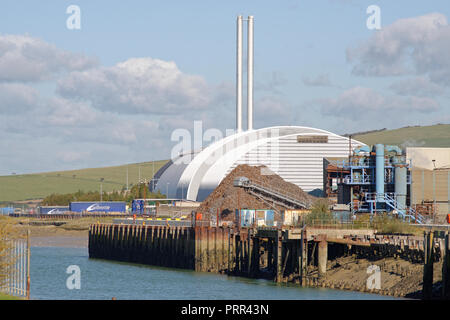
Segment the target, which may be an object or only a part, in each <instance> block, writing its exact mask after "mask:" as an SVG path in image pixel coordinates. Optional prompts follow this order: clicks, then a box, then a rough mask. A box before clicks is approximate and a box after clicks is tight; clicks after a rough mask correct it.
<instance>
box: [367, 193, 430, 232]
mask: <svg viewBox="0 0 450 320" xmlns="http://www.w3.org/2000/svg"><path fill="white" fill-rule="evenodd" d="M366 201H367V202H369V203H370V204H371V206H372V210H371V211H373V208H374V207H375V206H376V203H377V194H376V193H375V192H372V193H367V194H366ZM379 201H380V202H384V203H386V205H387V206H388V207H390V208H391V209H392V210H395V211H396V212H397V213H398V216H399V217H400V218H402V219H403V220H408V221H409V222H411V221H414V222H415V223H418V224H425V223H426V218H425V217H424V216H423V215H421V214H420V213H418V212H416V210H414V209H413V208H409V209H405V208H400V207H399V205H398V203H397V200H395V194H392V193H383V194H380V195H379Z"/></svg>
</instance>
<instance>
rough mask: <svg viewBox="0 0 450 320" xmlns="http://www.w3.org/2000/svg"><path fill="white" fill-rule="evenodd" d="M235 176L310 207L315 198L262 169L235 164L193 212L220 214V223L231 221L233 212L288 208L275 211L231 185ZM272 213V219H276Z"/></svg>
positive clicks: (279, 207)
mask: <svg viewBox="0 0 450 320" xmlns="http://www.w3.org/2000/svg"><path fill="white" fill-rule="evenodd" d="M237 177H247V178H248V179H250V180H251V181H254V182H257V183H261V184H263V185H266V186H270V187H272V188H275V189H277V190H283V191H284V192H286V193H289V194H290V195H291V196H294V197H295V198H296V199H298V200H300V201H302V202H304V203H307V204H309V205H311V204H312V203H313V202H314V201H315V200H317V199H318V198H316V197H314V196H312V195H310V194H308V193H306V192H304V191H303V190H302V189H301V188H300V187H298V186H297V185H295V184H293V183H290V182H287V181H285V180H283V178H281V177H280V176H278V175H277V174H275V173H273V172H271V171H270V170H269V169H268V168H267V167H265V166H256V167H252V166H249V165H239V166H237V167H236V168H235V169H234V170H233V171H231V172H230V173H229V174H228V175H227V176H226V177H225V178H224V179H223V180H222V182H221V183H220V184H219V185H218V186H217V188H216V189H215V190H214V191H213V192H212V193H211V194H210V195H209V196H208V197H207V198H206V199H205V200H204V201H203V202H202V204H201V205H200V207H199V208H198V209H197V211H198V212H202V213H203V214H206V215H210V216H215V215H216V214H217V213H219V215H220V219H221V220H233V219H234V211H235V209H239V208H240V209H275V210H278V211H279V210H285V209H290V208H287V207H284V206H281V205H275V208H274V207H272V206H271V205H269V204H268V203H267V202H264V201H262V200H261V199H259V198H257V197H255V196H253V195H252V194H250V193H248V192H247V191H245V190H244V189H243V188H240V187H235V186H234V185H233V182H234V179H235V178H237ZM277 215H278V214H277V212H276V211H275V219H278V218H279V217H277Z"/></svg>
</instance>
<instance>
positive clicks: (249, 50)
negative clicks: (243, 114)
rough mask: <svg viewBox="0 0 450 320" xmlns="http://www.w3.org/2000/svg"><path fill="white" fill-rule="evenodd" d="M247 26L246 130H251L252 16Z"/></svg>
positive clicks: (249, 17)
mask: <svg viewBox="0 0 450 320" xmlns="http://www.w3.org/2000/svg"><path fill="white" fill-rule="evenodd" d="M247 27H248V29H247V130H253V16H248V21H247Z"/></svg>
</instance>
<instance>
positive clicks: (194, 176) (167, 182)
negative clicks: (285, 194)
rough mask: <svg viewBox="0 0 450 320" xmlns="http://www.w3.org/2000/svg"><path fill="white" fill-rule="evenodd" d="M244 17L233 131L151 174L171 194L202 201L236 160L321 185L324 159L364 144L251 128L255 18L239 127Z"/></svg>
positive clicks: (317, 132)
mask: <svg viewBox="0 0 450 320" xmlns="http://www.w3.org/2000/svg"><path fill="white" fill-rule="evenodd" d="M242 21H243V19H242V16H239V17H238V19H237V55H236V56H237V63H236V66H237V69H236V133H235V134H233V135H229V136H227V137H225V138H224V139H222V140H219V141H216V142H214V143H213V144H211V145H209V146H208V147H206V148H205V149H203V150H201V151H195V152H188V153H184V154H182V155H180V156H179V157H177V158H175V159H172V160H171V161H169V162H168V163H167V164H166V165H165V166H163V167H162V168H161V169H160V170H159V171H158V172H157V173H156V174H155V176H154V178H153V180H152V181H151V182H150V184H149V186H150V189H151V190H152V191H157V190H159V191H160V192H161V193H163V194H167V196H168V197H169V198H179V199H180V198H181V199H188V200H192V201H203V200H204V199H205V198H206V197H207V196H208V195H209V194H210V193H211V192H212V191H213V190H214V189H215V188H216V187H217V186H218V185H219V183H220V182H221V181H222V179H223V178H225V177H226V175H227V174H228V173H230V172H231V170H233V169H234V168H235V167H236V166H238V165H240V164H248V165H251V166H259V165H264V166H266V167H267V168H268V169H269V170H267V172H262V174H272V173H275V174H277V175H279V176H281V177H282V178H283V179H285V180H286V181H288V182H292V183H294V184H296V185H297V186H299V187H300V188H302V189H303V190H304V191H307V192H310V191H315V190H317V191H319V192H320V194H321V189H322V185H323V158H324V157H345V156H348V155H349V150H351V148H352V147H360V146H363V145H364V144H363V143H361V142H359V141H349V139H348V138H346V137H342V136H339V135H337V134H334V133H331V132H328V131H325V130H321V129H316V128H309V127H302V126H276V127H269V128H261V129H253V17H252V16H250V17H249V18H248V20H247V22H248V30H247V31H248V35H247V41H248V43H247V50H248V55H247V130H246V131H244V130H243V128H242V127H243V126H242V118H243V117H242V97H243V95H242V84H243V79H242V75H243V70H242V47H243V46H242V38H243V36H242Z"/></svg>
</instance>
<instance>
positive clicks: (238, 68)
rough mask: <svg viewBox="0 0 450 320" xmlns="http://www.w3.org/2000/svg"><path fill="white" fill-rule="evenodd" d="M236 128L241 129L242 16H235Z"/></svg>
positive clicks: (239, 130) (238, 130)
mask: <svg viewBox="0 0 450 320" xmlns="http://www.w3.org/2000/svg"><path fill="white" fill-rule="evenodd" d="M236 47H237V50H236V130H237V132H241V131H242V16H238V17H237V45H236Z"/></svg>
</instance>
